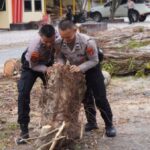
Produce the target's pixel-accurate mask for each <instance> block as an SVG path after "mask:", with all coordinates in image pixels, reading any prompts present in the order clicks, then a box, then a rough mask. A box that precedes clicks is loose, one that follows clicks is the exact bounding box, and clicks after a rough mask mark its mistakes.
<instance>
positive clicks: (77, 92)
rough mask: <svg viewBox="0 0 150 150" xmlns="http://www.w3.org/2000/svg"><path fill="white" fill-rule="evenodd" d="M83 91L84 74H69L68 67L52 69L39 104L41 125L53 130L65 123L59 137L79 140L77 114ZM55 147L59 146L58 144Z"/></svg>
mask: <svg viewBox="0 0 150 150" xmlns="http://www.w3.org/2000/svg"><path fill="white" fill-rule="evenodd" d="M85 91H86V86H85V78H84V74H82V73H71V72H70V66H69V65H66V66H63V67H61V68H59V67H52V72H51V75H50V77H49V80H48V86H47V89H44V88H43V92H44V94H43V96H44V97H43V98H42V101H41V102H40V105H41V107H42V120H41V123H42V125H47V124H48V125H50V126H52V129H54V128H58V127H60V125H61V124H62V122H65V128H64V130H63V132H62V134H61V136H65V137H67V139H66V140H69V139H76V138H79V137H80V131H81V123H80V121H79V112H80V107H81V103H82V100H83V99H84V96H85ZM56 138H58V136H57V137H56ZM49 141H51V140H50V138H49V139H48V141H46V142H45V143H42V144H46V143H47V142H49ZM64 143H65V142H64ZM55 144H56V143H54V144H53V145H55ZM61 144H62V143H61ZM57 145H59V146H60V144H57ZM39 146H40V145H39ZM58 149H59V148H58Z"/></svg>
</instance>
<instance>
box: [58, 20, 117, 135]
mask: <svg viewBox="0 0 150 150" xmlns="http://www.w3.org/2000/svg"><path fill="white" fill-rule="evenodd" d="M59 32H60V35H61V39H58V40H57V41H56V45H58V46H57V48H56V49H57V59H56V60H57V65H61V64H66V62H67V61H69V63H70V65H71V67H70V70H71V72H82V73H84V74H85V79H86V85H87V92H86V95H85V99H84V101H83V104H84V108H85V112H86V117H87V124H86V126H85V131H91V130H93V129H97V128H98V126H97V122H96V110H95V105H94V100H95V104H96V106H97V108H98V109H99V111H100V113H101V116H102V118H103V120H104V123H105V129H106V135H107V136H108V137H114V136H116V129H115V127H114V126H113V115H112V111H111V108H110V105H109V102H108V99H107V96H106V89H105V85H104V77H103V74H102V72H101V70H100V63H99V57H98V48H97V45H96V43H95V41H94V40H93V39H92V37H89V36H88V35H85V34H82V33H77V32H76V28H75V25H74V24H73V23H72V22H71V21H69V20H62V21H61V22H60V24H59Z"/></svg>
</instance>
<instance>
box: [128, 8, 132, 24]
mask: <svg viewBox="0 0 150 150" xmlns="http://www.w3.org/2000/svg"><path fill="white" fill-rule="evenodd" d="M128 19H129V23H130V24H131V23H132V18H131V11H130V9H129V10H128Z"/></svg>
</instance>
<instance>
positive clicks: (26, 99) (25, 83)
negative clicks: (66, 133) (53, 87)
mask: <svg viewBox="0 0 150 150" xmlns="http://www.w3.org/2000/svg"><path fill="white" fill-rule="evenodd" d="M54 42H55V29H54V27H53V26H51V25H44V26H42V27H41V29H40V30H39V36H38V37H37V38H35V39H34V40H33V41H32V42H31V43H30V45H29V47H28V48H27V50H26V51H25V52H24V53H23V55H22V73H21V78H20V80H19V82H18V92H19V95H18V123H19V124H20V129H21V133H20V137H19V138H18V139H17V141H16V142H17V144H24V143H25V142H24V141H23V140H22V139H27V138H28V137H29V131H28V124H29V122H30V117H29V112H30V91H31V89H32V87H33V85H34V83H35V81H36V79H37V78H38V77H40V78H41V79H42V81H43V84H44V86H45V87H46V83H47V82H46V81H47V80H46V74H47V73H49V72H50V67H49V66H51V65H52V64H53V62H54V48H53V45H54Z"/></svg>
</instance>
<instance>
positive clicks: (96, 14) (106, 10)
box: [90, 0, 150, 22]
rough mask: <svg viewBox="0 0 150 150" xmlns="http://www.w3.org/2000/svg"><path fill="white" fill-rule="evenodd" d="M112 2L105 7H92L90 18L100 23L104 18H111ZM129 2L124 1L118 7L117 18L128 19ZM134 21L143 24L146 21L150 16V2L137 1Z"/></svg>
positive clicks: (133, 13)
mask: <svg viewBox="0 0 150 150" xmlns="http://www.w3.org/2000/svg"><path fill="white" fill-rule="evenodd" d="M111 5H112V1H109V2H107V3H105V4H104V5H100V6H96V7H92V8H91V10H90V16H91V17H92V18H93V20H94V21H97V22H100V21H102V19H103V18H109V17H110V6H111ZM127 15H128V9H127V0H123V1H122V3H121V5H120V6H119V7H118V9H117V10H116V13H115V17H127ZM132 15H133V18H134V21H135V22H137V21H140V22H143V21H145V20H146V17H147V16H148V15H150V2H147V1H145V0H135V8H134V11H133V12H132Z"/></svg>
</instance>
